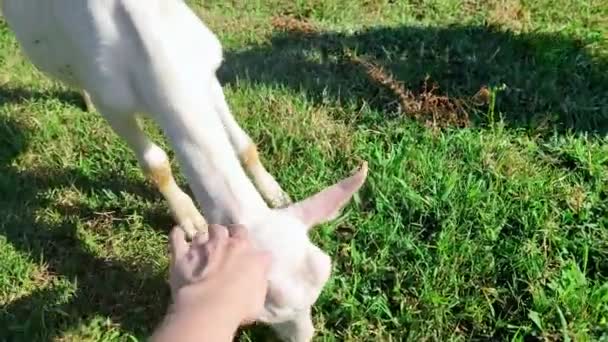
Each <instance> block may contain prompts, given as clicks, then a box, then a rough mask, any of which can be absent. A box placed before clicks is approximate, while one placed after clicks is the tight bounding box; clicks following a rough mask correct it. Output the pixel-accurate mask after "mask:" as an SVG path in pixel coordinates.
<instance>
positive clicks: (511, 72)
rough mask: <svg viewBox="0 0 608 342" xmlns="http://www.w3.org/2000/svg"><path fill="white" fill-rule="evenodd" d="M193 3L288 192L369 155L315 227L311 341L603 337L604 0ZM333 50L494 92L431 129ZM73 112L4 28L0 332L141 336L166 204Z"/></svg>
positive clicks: (117, 144)
mask: <svg viewBox="0 0 608 342" xmlns="http://www.w3.org/2000/svg"><path fill="white" fill-rule="evenodd" d="M190 3H191V4H193V6H194V7H195V8H196V10H197V12H198V13H199V14H200V15H201V16H202V17H203V18H204V19H205V20H206V21H207V22H208V23H209V25H210V26H211V27H212V29H213V30H214V31H215V32H217V33H218V35H219V36H220V38H221V40H222V42H223V44H224V45H225V48H226V65H225V66H224V68H223V69H222V71H221V77H222V80H223V82H224V84H225V86H224V89H225V92H226V95H227V98H228V101H229V103H230V105H231V107H232V108H233V111H234V113H235V115H236V116H237V117H238V119H239V121H240V122H241V123H242V124H243V126H244V127H245V128H246V129H247V130H248V131H249V132H250V133H251V135H252V137H254V139H255V140H256V141H257V142H259V143H260V147H261V149H262V153H263V158H264V159H265V162H266V164H267V166H268V168H269V169H270V170H271V172H272V173H273V174H275V175H276V176H277V178H278V179H279V181H280V182H281V184H283V185H284V187H285V189H286V190H287V191H288V192H289V193H290V194H291V195H292V196H293V197H294V198H297V199H299V198H303V197H304V196H307V195H309V194H311V193H313V192H314V191H317V190H319V189H321V188H322V187H323V186H326V185H328V184H330V183H332V182H334V181H336V180H337V179H339V178H340V177H342V176H344V175H346V174H347V173H348V172H349V171H350V170H351V169H352V168H353V167H354V166H356V165H357V163H358V162H359V161H360V160H362V159H365V160H368V161H369V163H370V170H371V171H370V175H369V180H368V182H367V184H366V186H365V187H364V189H363V190H362V191H361V192H360V194H359V195H358V196H357V198H356V200H355V201H354V204H353V205H350V206H349V207H348V209H347V210H346V211H345V213H344V216H342V217H341V218H340V219H339V220H337V221H336V222H334V223H331V224H327V225H324V226H323V227H320V228H319V229H318V230H316V231H315V232H314V233H313V237H314V240H315V241H316V242H318V244H319V245H320V246H321V247H322V248H323V249H324V250H326V251H327V252H328V253H330V254H331V255H332V256H333V260H334V273H333V277H332V279H331V281H330V282H329V283H328V285H327V287H326V288H325V290H324V292H323V293H322V295H321V297H320V299H319V301H318V303H317V304H316V306H315V308H314V316H315V326H316V327H317V329H318V332H317V337H316V338H317V339H318V340H321V341H343V340H353V341H354V340H356V341H366V340H367V341H378V340H386V341H389V340H393V341H400V340H411V341H463V340H477V341H479V340H483V341H487V340H495V341H535V340H540V341H598V340H599V341H608V138H607V137H606V132H608V20H607V19H606V18H608V6H606V5H605V2H604V1H600V0H588V1H575V0H535V1H532V0H521V1H518V0H504V1H499V0H493V1H475V0H469V1H465V0H463V1H458V0H409V1H405V0H404V1H384V0H378V1H362V0H359V1H355V0H323V1H321V0H312V1H278V0H263V1H219V0H218V1H215V0H214V1H190ZM275 15H291V16H295V17H298V18H301V19H305V20H307V21H309V22H311V23H312V24H313V25H314V27H316V31H315V32H313V33H311V34H309V35H305V36H304V35H301V34H298V33H294V32H285V31H281V30H278V29H276V28H273V26H272V17H273V16H275ZM345 48H347V49H349V50H351V51H353V53H355V54H356V55H357V56H360V57H364V58H366V59H369V60H373V61H375V62H376V63H377V64H379V65H382V66H383V67H384V68H385V69H386V70H389V71H390V72H391V73H392V74H393V75H394V77H395V78H396V79H398V80H400V81H402V82H404V84H405V86H407V87H409V88H411V89H413V90H414V91H417V90H418V89H419V86H418V85H419V84H420V83H421V82H422V81H423V80H424V78H425V77H426V76H427V75H428V76H429V77H430V78H431V80H433V81H434V82H436V83H437V84H438V85H439V87H440V88H439V90H438V94H442V95H446V96H448V97H450V98H454V99H467V98H469V97H470V96H472V95H474V94H475V93H476V92H477V91H478V90H479V89H480V88H481V87H483V86H488V87H490V89H493V93H492V95H493V96H495V100H496V101H495V103H490V104H489V105H482V106H477V107H473V108H471V110H470V115H471V120H472V124H471V125H470V126H469V127H467V128H456V127H453V128H447V129H443V130H438V129H434V128H433V127H429V125H425V124H421V123H419V122H416V121H414V120H411V119H409V118H408V117H407V115H403V114H401V113H400V112H399V110H398V108H397V106H396V105H395V101H394V95H393V94H391V93H390V92H388V91H386V90H383V89H382V87H379V86H378V85H377V84H374V82H373V81H371V80H370V79H369V78H368V77H367V75H366V74H365V71H364V70H362V69H360V68H359V67H357V66H355V65H352V64H349V63H348V61H346V60H345V59H344V57H343V54H342V51H343V50H344V49H345ZM503 85H504V86H505V87H503ZM498 89H502V90H498ZM82 107H83V104H82V103H81V100H80V98H79V97H78V95H77V94H76V93H75V92H73V91H71V90H68V89H65V88H64V87H61V86H60V85H58V84H56V83H54V82H52V81H50V80H49V79H48V78H46V77H44V76H42V75H41V74H40V73H39V72H37V71H35V69H34V68H33V67H32V65H31V64H30V63H29V62H28V61H27V60H25V59H24V58H23V56H22V55H21V54H20V52H19V51H18V46H17V43H16V41H15V39H14V37H13V35H12V34H11V33H10V31H9V30H8V28H7V27H6V25H5V23H4V22H1V21H0V340H5V341H46V340H66V341H67V340H79V341H80V340H104V341H127V340H143V339H145V336H146V335H147V334H148V333H149V332H150V331H151V330H152V329H153V328H154V326H155V324H157V323H158V321H159V320H160V319H161V317H162V314H163V312H164V310H165V306H166V304H167V300H168V288H167V285H166V281H165V279H166V268H167V247H166V240H167V232H168V229H169V228H170V227H171V225H172V221H171V218H170V216H169V215H168V213H167V209H166V205H165V203H164V201H163V200H162V198H161V196H160V195H159V194H157V193H156V192H155V191H154V190H153V188H152V187H151V185H150V184H149V183H148V182H146V181H145V180H144V178H143V176H142V174H141V172H140V170H139V167H138V166H137V163H136V161H135V158H134V156H133V154H132V153H131V152H130V151H129V150H128V149H127V148H126V146H125V144H124V143H123V142H122V141H120V140H119V139H118V138H117V137H116V136H115V135H114V134H113V133H112V131H111V130H110V128H109V127H108V125H107V124H106V123H105V122H104V121H103V119H102V118H101V117H100V116H99V115H98V114H95V113H90V114H89V113H85V112H83V110H82ZM148 128H149V131H150V133H151V134H152V135H153V136H154V137H155V138H156V140H157V141H159V142H161V143H163V144H164V146H167V145H166V143H165V142H164V140H162V137H161V136H160V135H159V133H158V132H159V131H158V129H157V128H156V127H153V126H152V125H148ZM180 180H181V182H182V183H183V178H180ZM270 335H271V334H270V333H269V332H268V330H267V329H265V328H263V327H256V328H254V329H248V330H246V331H245V332H244V334H243V335H241V340H243V341H247V340H266V339H267V338H268V336H270Z"/></svg>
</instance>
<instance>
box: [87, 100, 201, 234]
mask: <svg viewBox="0 0 608 342" xmlns="http://www.w3.org/2000/svg"><path fill="white" fill-rule="evenodd" d="M98 107H99V106H98ZM100 109H101V112H102V114H103V116H104V117H105V118H106V120H107V121H108V122H109V123H110V126H112V128H113V129H114V131H115V132H116V133H117V134H118V135H119V136H120V137H122V138H123V139H124V140H125V141H126V142H127V144H128V145H129V147H130V148H131V149H132V150H133V152H134V153H135V155H136V157H137V160H138V161H139V164H140V165H141V167H142V169H143V170H144V173H145V174H146V176H147V177H148V178H149V179H151V180H152V181H153V182H154V184H155V185H156V187H157V189H158V190H159V191H160V193H161V194H162V195H163V197H164V198H165V200H166V201H167V202H168V205H169V209H170V211H171V214H172V216H173V218H174V219H175V220H176V221H177V223H178V224H179V226H180V227H181V228H182V229H183V230H184V232H185V233H186V235H187V236H188V237H189V238H192V237H193V236H194V235H195V234H196V233H197V231H200V232H203V233H204V234H207V222H206V221H205V219H204V218H203V215H201V213H200V211H199V210H198V209H197V207H196V206H195V205H194V202H193V201H192V199H191V198H190V196H188V195H187V194H186V193H185V192H184V191H182V189H180V187H179V186H178V185H177V183H176V182H175V178H174V177H173V173H172V172H171V165H170V164H169V158H168V157H167V154H166V153H165V151H163V150H162V149H161V148H160V147H158V145H156V144H154V143H153V142H152V141H151V140H150V139H149V138H148V137H147V136H146V135H145V134H144V132H143V130H142V129H141V127H140V126H139V124H138V122H137V119H136V117H135V115H134V114H117V113H114V112H112V111H109V110H104V109H103V108H100Z"/></svg>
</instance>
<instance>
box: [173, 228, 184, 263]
mask: <svg viewBox="0 0 608 342" xmlns="http://www.w3.org/2000/svg"><path fill="white" fill-rule="evenodd" d="M169 250H170V251H171V262H172V263H174V262H175V261H176V260H177V259H181V258H182V257H183V256H184V255H186V252H188V243H187V242H186V236H185V234H184V230H183V229H181V228H180V227H179V226H175V227H173V230H171V233H169Z"/></svg>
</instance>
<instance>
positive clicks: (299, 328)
mask: <svg viewBox="0 0 608 342" xmlns="http://www.w3.org/2000/svg"><path fill="white" fill-rule="evenodd" d="M271 327H272V330H274V331H275V332H276V333H277V335H278V336H279V338H280V339H281V340H283V341H285V342H309V341H311V340H312V337H313V336H314V333H315V328H314V325H313V324H312V316H311V314H310V309H308V310H305V311H303V312H301V313H299V314H298V315H297V316H296V317H294V318H293V319H292V320H290V321H286V322H282V323H277V324H273V325H272V326H271Z"/></svg>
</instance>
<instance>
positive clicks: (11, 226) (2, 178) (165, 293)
mask: <svg viewBox="0 0 608 342" xmlns="http://www.w3.org/2000/svg"><path fill="white" fill-rule="evenodd" d="M13 91H14V90H13ZM17 93H19V94H21V95H23V94H26V93H25V92H19V91H17V92H14V94H17ZM21 95H19V96H20V98H21ZM56 95H59V96H58V97H59V98H61V99H71V98H72V95H71V94H69V93H66V94H56ZM2 96H6V93H2V92H1V91H0V97H2ZM24 96H25V95H24ZM34 98H36V96H34ZM21 100H24V101H27V100H32V99H27V98H26V97H23V98H21ZM28 134H32V132H30V131H29V130H28V128H26V127H23V126H21V125H20V124H18V123H17V122H16V121H12V120H10V119H7V118H3V117H0V143H1V144H2V146H3V148H2V149H0V193H2V194H10V195H9V196H4V195H3V196H2V197H0V235H2V236H4V237H5V238H6V239H7V241H8V242H9V243H10V244H11V245H12V246H13V247H14V248H16V249H17V250H18V251H19V252H21V253H23V254H25V255H28V256H29V258H30V260H31V261H32V262H34V263H38V264H40V263H44V265H45V269H46V272H48V274H51V275H53V276H58V277H62V278H64V279H68V280H70V281H72V282H73V283H74V284H75V287H76V289H75V292H74V293H73V294H72V295H71V297H66V296H67V294H68V293H69V291H70V290H68V289H66V288H65V287H64V285H61V286H59V285H57V284H55V283H54V282H53V281H51V283H49V284H47V283H44V285H43V286H38V288H37V289H36V290H34V291H33V292H32V293H30V294H27V295H25V296H23V297H21V298H18V299H16V300H13V301H11V302H10V303H8V304H7V305H5V306H4V307H2V308H0V326H1V327H3V328H2V329H0V340H2V341H47V340H48V341H50V340H55V339H56V338H58V337H59V336H61V335H62V334H63V333H65V332H66V331H73V330H74V329H77V328H78V327H79V325H81V324H83V323H87V322H90V321H91V319H93V318H95V317H99V316H101V317H103V318H110V319H111V321H112V324H118V325H119V327H120V331H121V332H123V333H128V334H131V335H133V336H136V337H138V338H141V339H145V338H146V336H147V335H149V334H150V333H151V332H152V330H153V329H154V328H155V326H156V324H158V323H159V321H160V320H161V319H162V317H163V315H164V312H165V310H166V305H167V304H168V302H169V288H168V285H167V283H166V279H165V278H166V277H165V275H160V274H159V273H158V272H154V271H153V270H146V268H145V267H135V266H134V265H132V264H129V263H123V262H119V261H116V260H111V259H107V258H104V257H102V256H99V255H96V254H95V252H94V251H91V250H90V249H89V248H88V247H87V245H86V243H85V241H83V240H82V238H81V237H80V236H79V235H78V232H77V229H78V227H79V225H82V224H83V223H86V222H90V221H94V220H95V218H96V217H98V216H99V213H97V211H98V210H99V209H98V208H90V207H88V206H87V205H86V204H82V203H79V204H76V205H74V204H66V203H60V201H57V200H49V199H46V198H45V196H43V194H44V193H45V192H46V191H48V190H51V189H61V188H65V187H74V188H76V189H78V190H79V191H81V192H83V193H87V192H90V191H100V190H109V191H111V192H113V193H119V192H122V191H125V192H128V193H130V194H132V195H136V196H138V197H140V198H142V199H143V200H149V201H155V202H162V201H163V199H162V197H161V196H160V195H159V194H157V193H156V192H155V190H154V189H153V188H152V187H151V186H149V185H147V184H145V183H144V182H134V181H129V180H126V179H124V177H121V176H120V175H112V174H108V175H104V176H103V177H102V178H90V177H88V176H86V175H83V174H82V173H81V172H79V171H78V170H73V169H63V170H47V169H36V170H26V171H23V170H19V169H18V168H16V167H14V166H13V165H12V162H13V161H14V160H15V158H17V157H18V156H19V155H20V154H21V153H22V152H23V151H25V150H26V149H27V144H28ZM102 206H103V208H104V211H106V210H107V211H110V212H112V214H111V216H112V220H113V221H114V220H127V219H128V217H129V216H130V215H132V214H133V211H136V210H134V209H133V208H127V209H125V208H123V207H120V206H119V205H115V204H109V205H102ZM155 208H156V206H155ZM41 210H53V211H56V212H58V213H59V216H60V218H59V219H58V220H57V223H47V222H41V221H40V220H37V219H36V216H37V214H38V213H39V212H40V211H41ZM138 214H140V215H142V217H143V222H144V223H145V224H146V225H148V226H151V227H155V229H158V231H159V233H162V234H166V233H167V232H168V229H169V228H170V227H171V226H172V225H173V220H172V218H171V217H170V215H169V214H168V213H167V211H166V210H165V206H164V205H162V206H160V205H159V206H158V209H153V210H151V211H146V212H141V213H138ZM113 221H111V222H113ZM111 222H110V223H109V224H108V223H107V222H106V223H104V226H103V227H101V228H102V229H106V228H107V227H106V226H108V225H109V228H108V229H109V230H112V229H119V228H117V227H114V225H113V224H112V223H111ZM123 227H124V225H123ZM85 229H96V227H88V226H87V227H86V228H85ZM100 233H101V234H111V232H107V233H106V232H100ZM48 274H47V275H46V276H47V277H48ZM42 276H43V277H44V276H45V275H42ZM53 278H55V277H53ZM15 290H17V289H15ZM247 331H252V332H253V334H254V335H256V336H268V335H269V329H268V328H266V327H255V328H253V329H247ZM99 333H103V331H101V332H99ZM93 338H95V337H93Z"/></svg>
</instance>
